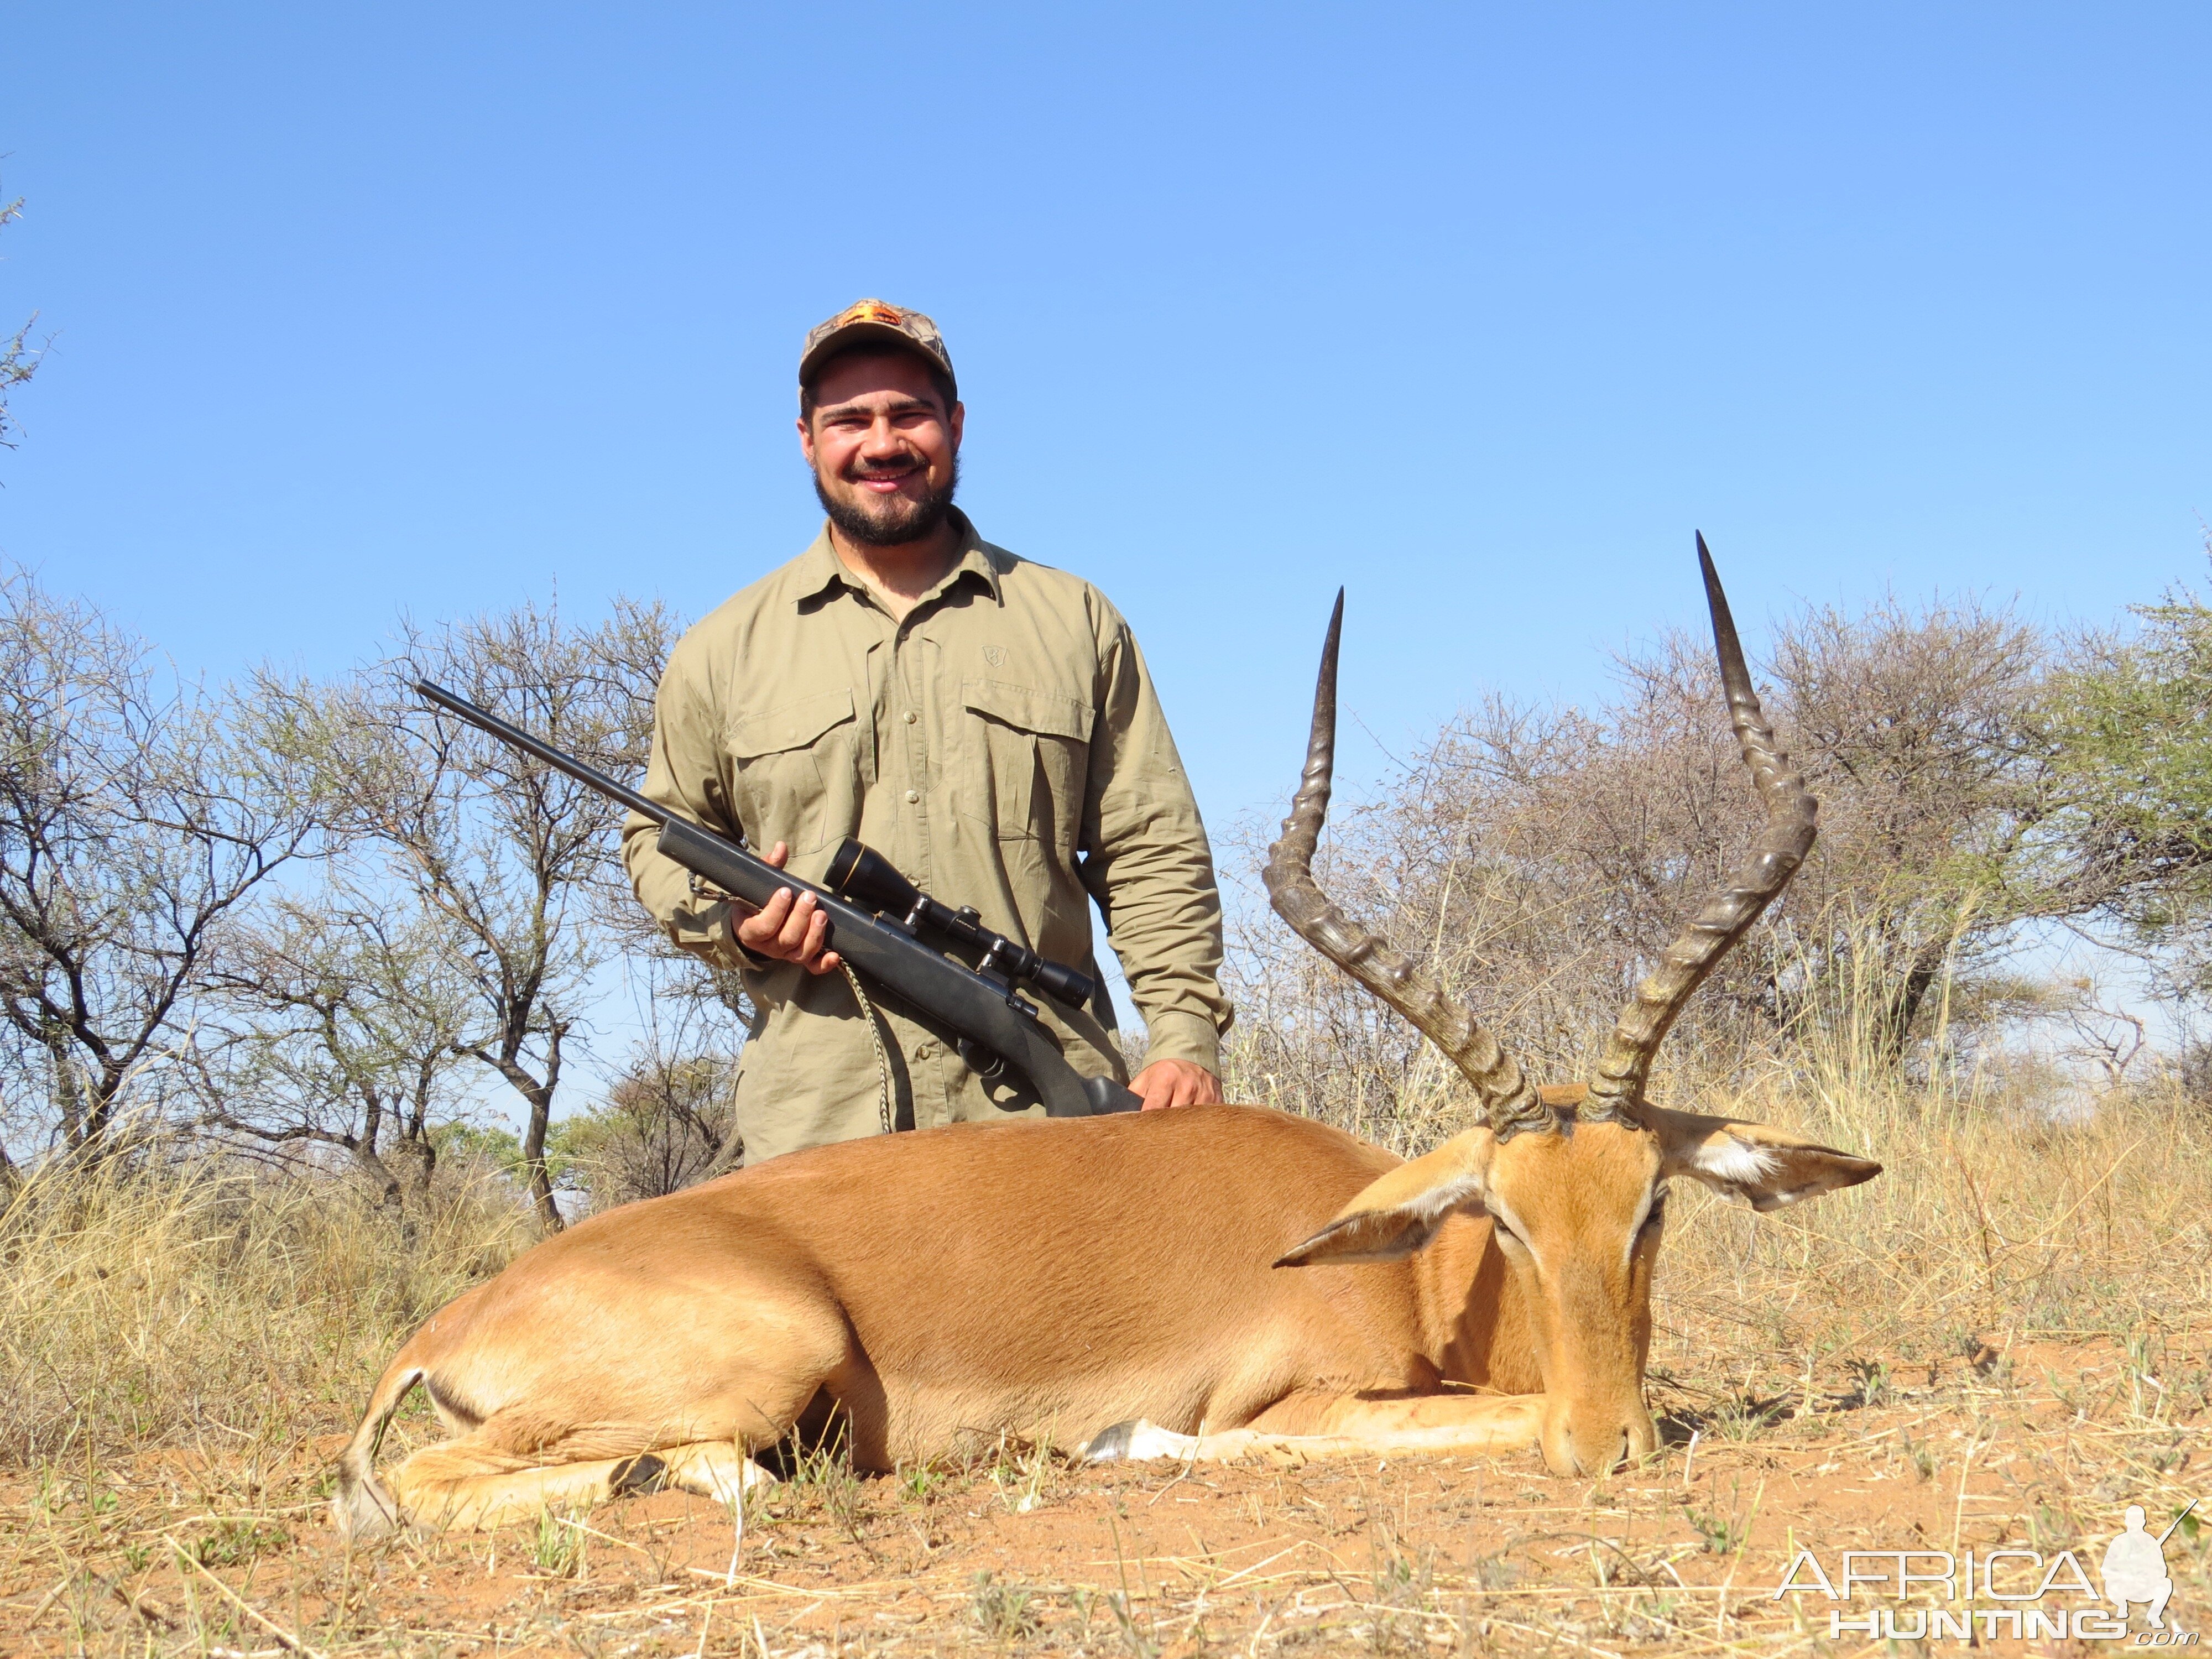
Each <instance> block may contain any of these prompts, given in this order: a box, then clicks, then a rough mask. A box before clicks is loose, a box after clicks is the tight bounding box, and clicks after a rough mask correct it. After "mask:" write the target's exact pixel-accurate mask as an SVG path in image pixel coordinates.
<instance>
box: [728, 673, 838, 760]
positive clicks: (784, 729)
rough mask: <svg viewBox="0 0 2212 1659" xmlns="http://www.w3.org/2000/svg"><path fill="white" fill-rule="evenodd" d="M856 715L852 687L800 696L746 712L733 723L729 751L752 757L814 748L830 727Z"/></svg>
mask: <svg viewBox="0 0 2212 1659" xmlns="http://www.w3.org/2000/svg"><path fill="white" fill-rule="evenodd" d="M852 718H853V693H852V690H851V688H849V687H846V688H841V689H840V690H836V691H823V692H821V693H818V694H817V695H816V696H811V697H801V698H799V701H798V702H787V703H784V704H782V705H781V706H780V707H778V708H766V709H763V710H762V711H761V712H760V713H759V714H743V715H740V716H738V718H737V719H736V720H732V721H731V722H730V725H729V732H728V734H727V735H728V741H729V745H730V753H731V754H732V755H733V756H735V757H737V758H738V759H739V760H753V759H756V758H757V757H760V756H762V755H774V754H777V753H780V752H781V750H786V749H807V748H811V747H812V746H813V744H814V740H815V739H816V738H818V737H820V736H821V735H822V734H823V732H827V731H828V730H829V728H830V727H831V726H836V725H839V724H840V723H842V722H843V721H845V720H851V719H852Z"/></svg>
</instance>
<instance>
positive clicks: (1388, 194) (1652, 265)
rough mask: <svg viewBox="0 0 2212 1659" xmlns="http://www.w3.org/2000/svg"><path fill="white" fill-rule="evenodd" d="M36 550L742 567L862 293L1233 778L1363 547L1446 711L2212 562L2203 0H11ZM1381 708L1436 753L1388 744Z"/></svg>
mask: <svg viewBox="0 0 2212 1659" xmlns="http://www.w3.org/2000/svg"><path fill="white" fill-rule="evenodd" d="M0 45H4V49H5V52H6V55H7V59H8V62H9V65H10V73H9V77H8V81H9V85H8V91H7V93H6V95H5V99H4V101H3V102H0V153H4V154H5V155H6V156H7V159H6V160H5V161H4V162H0V191H5V193H6V194H8V195H15V194H21V195H22V196H24V197H27V204H26V210H25V216H24V219H23V221H22V222H21V224H19V225H17V226H15V227H13V228H10V229H9V231H8V232H7V233H6V234H4V236H0V255H4V262H0V322H7V323H9V325H11V326H12V324H13V322H14V320H15V319H19V318H20V317H21V315H24V314H27V313H29V312H30V311H32V310H33V309H34V308H35V309H37V310H38V311H39V312H40V326H41V328H42V329H51V330H53V331H57V333H58V337H57V339H56V341H55V343H54V346H53V349H52V355H51V356H50V358H49V360H48V362H46V366H45V368H44V369H43V370H42V372H41V374H40V377H39V379H38V380H37V381H36V382H35V383H33V385H32V386H30V387H29V388H27V390H26V391H24V392H22V393H21V395H20V396H19V398H18V399H17V409H18V412H19V414H20V415H21V418H22V419H23V421H24V422H25V424H26V426H27V435H26V436H25V439H24V441H23V443H22V447H21V448H20V449H19V450H17V451H15V452H14V453H0V483H4V484H5V488H4V489H0V553H4V555H5V556H8V557H9V558H11V559H13V560H15V561H17V562H22V563H25V564H27V565H29V566H31V567H33V568H35V569H37V570H39V571H40V573H41V574H43V576H44V578H45V579H46V580H47V581H48V582H49V583H51V584H52V585H53V586H56V587H58V588H64V589H68V590H72V591H76V592H84V593H88V594H89V595H91V596H93V597H94V598H95V599H98V600H99V601H100V602H101V603H102V604H103V605H106V606H107V607H108V608H109V609H111V610H112V611H113V612H114V613H115V614H117V615H118V617H120V618H122V619H124V620H125V621H127V622H130V623H133V624H135V625H136V626H137V627H138V628H139V629H142V630H143V631H144V632H146V633H147V634H149V635H151V636H153V637H154V638H155V640H157V641H159V642H160V643H161V645H162V646H163V647H166V648H167V650H168V651H169V652H171V653H173V655H174V657H175V658H176V659H178V661H179V664H180V665H183V666H184V667H185V668H187V669H189V670H192V671H204V672H207V673H209V674H211V675H215V676H218V677H219V676H222V675H226V674H229V673H232V672H234V671H237V670H238V669H239V668H240V667H241V666H243V665H246V664H248V663H250V662H252V661H255V660H257V659H262V658H264V657H273V658H276V659H279V660H282V661H285V662H288V663H296V664H298V665H303V666H305V667H307V668H309V669H312V670H315V671H335V670H337V669H340V668H342V667H343V666H345V665H347V664H349V663H350V662H352V661H355V660H356V659H360V658H362V657H364V656H366V655H368V654H371V653H374V651H375V649H376V648H377V646H378V642H379V639H380V635H382V634H383V633H384V631H385V630H386V629H388V628H389V626H390V625H391V623H392V621H393V619H394V618H395V617H397V616H398V613H399V612H400V611H402V610H403V609H404V610H406V611H410V612H411V613H412V614H413V615H415V616H416V617H420V618H424V619H433V618H436V617H447V616H454V615H459V614H461V613H465V612H467V611H473V610H477V609H480V608H486V607H496V606H501V605H507V604H508V603H510V602H512V601H514V600H517V599H522V598H524V597H526V596H538V597H543V596H545V595H547V594H549V593H550V592H553V591H555V589H556V584H557V589H558V592H559V595H560V598H561V600H562V604H563V605H564V606H566V607H568V608H569V609H571V610H573V611H577V612H579V613H580V614H586V615H589V614H592V613H595V612H596V611H599V609H600V608H601V607H602V606H604V605H605V602H606V600H607V599H608V597H609V596H610V595H611V594H613V593H616V592H624V591H627V592H657V593H659V594H661V595H664V596H665V597H666V598H667V599H670V600H671V602H673V603H674V604H675V605H678V607H680V608H682V609H683V610H684V611H686V612H688V613H690V614H696V613H698V612H700V611H703V610H705V609H706V608H708V606H710V605H713V604H714V603H715V602H716V601H718V600H719V599H721V598H722V597H723V596H724V595H726V594H727V593H728V592H732V590H734V589H736V588H737V587H738V586H742V585H744V583H746V582H748V581H750V580H752V579H753V578H754V577H756V576H757V575H759V574H762V573H763V572H764V571H765V570H767V569H769V568H772V567H773V566H774V565H775V564H776V563H778V562H781V561H782V560H784V559H786V558H787V557H788V556H791V555H793V553H795V552H797V551H798V550H799V548H800V547H801V546H802V545H803V544H805V541H806V539H807V538H808V537H809V536H810V535H811V532H812V529H813V526H814V522H815V513H814V509H813V505H812V501H811V495H810V494H809V492H808V490H807V489H806V485H805V477H804V475H803V473H802V471H801V469H800V466H799V461H798V459H797V456H796V453H795V446H794V443H793V436H792V434H791V429H790V422H791V419H792V415H793V387H792V380H793V364H794V362H795V358H796V354H797V347H798V343H799V337H801V335H802V334H803V333H804V331H805V329H806V328H807V327H808V325H811V323H813V322H814V321H816V320H817V319H819V318H820V317H822V316H823V315H825V314H827V313H829V312H830V311H832V310H834V309H836V308H837V307H840V306H842V305H843V304H844V303H846V302H847V301H850V300H852V299H854V298H855V297H857V296H859V295H863V294H878V295H884V296H886V297H889V298H890V299H893V300H896V301H902V302H904V303H908V304H911V305H916V306H920V307H923V308H925V309H927V310H928V311H930V312H932V313H934V314H935V316H936V317H937V319H939V322H940V323H941V324H942V325H943V326H944V328H945V332H946V335H947V337H948V338H949V341H950V343H951V348H952V350H953V353H954V356H955V359H956V361H957V364H958V366H959V368H960V371H961V375H962V382H963V391H964V392H965V394H966V398H967V401H968V404H969V424H968V444H969V447H968V452H967V455H966V484H965V489H964V493H963V501H965V502H966V503H967V505H968V506H969V508H970V510H971V511H972V512H973V513H974V514H975V517H976V519H977V520H978V522H979V524H980V525H981V527H982V529H983V531H984V532H985V533H986V534H987V535H988V536H990V537H992V538H994V539H995V540H998V541H1000V542H1002V543H1005V544H1007V545H1009V546H1012V548H1014V549H1015V550H1018V551H1021V552H1024V553H1026V554H1028V555H1030V556H1034V557H1037V558H1040V559H1042V560H1044V561H1046V562H1050V563H1054V564H1059V565H1063V566H1066V567H1068V568H1073V569H1076V570H1079V571H1080V572H1082V573H1084V574H1086V575H1089V576H1091V578H1093V579H1094V580H1097V582H1098V583H1099V584H1100V585H1101V586H1103V587H1104V588H1105V589H1106V590H1107V592H1109V594H1111V595H1112V596H1113V597H1114V598H1115V600H1116V601H1117V602H1118V603H1119V604H1120V605H1121V607H1122V608H1123V610H1124V611H1127V614H1128V615H1129V616H1130V617H1131V618H1132V619H1133V621H1134V623H1136V625H1137V628H1138V631H1139V637H1140V638H1141V639H1142V640H1143V641H1144V642H1145V645H1146V649H1147V652H1148V653H1149V655H1150V657H1151V659H1152V663H1153V665H1154V667H1155V670H1156V671H1157V673H1158V678H1159V680H1160V682H1161V684H1162V687H1163V691H1164V696H1165V697H1166V700H1167V703H1168V708H1169V712H1170V716H1171V718H1172V719H1173V720H1174V722H1175V724H1176V728H1177V731H1178V733H1179V736H1180V738H1181V740H1182V746H1183V749H1184V751H1185V755H1186V758H1187V760H1188V763H1189V765H1190V768H1191V770H1192V772H1193V775H1194V777H1195V779H1196V780H1197V782H1198V784H1199V787H1200V794H1201V799H1202V801H1203V802H1204V804H1205V805H1206V808H1207V811H1208V814H1209V817H1211V818H1212V820H1213V821H1214V822H1215V823H1216V824H1217V826H1222V827H1225V823H1226V822H1227V821H1229V820H1232V819H1234V818H1235V817H1237V815H1239V814H1240V813H1243V812H1249V811H1273V810H1275V808H1276V805H1277V802H1278V801H1279V798H1280V797H1281V796H1283V795H1284V794H1285V793H1287V790H1288V788H1289V787H1290V785H1291V782H1292V781H1293V780H1294V778H1295V775H1296V772H1297V763H1298V757H1299V751H1300V735H1299V734H1300V727H1301V725H1302V722H1303V717H1304V700H1305V698H1306V696H1307V695H1308V690H1309V687H1310V672H1311V663H1312V659H1313V655H1314V653H1315V650H1316V646H1317V643H1318V637H1319V634H1320V629H1321V626H1322V620H1323V618H1324V616H1325V613H1326V610H1327V606H1328V599H1329V596H1330V594H1331V592H1333V590H1334V587H1335V586H1336V585H1337V584H1338V583H1339V582H1340V581H1341V582H1347V583H1349V585H1350V586H1351V590H1352V599H1351V612H1350V620H1349V629H1350V633H1349V638H1348V641H1347V650H1346V670H1345V672H1346V697H1347V700H1348V702H1349V703H1350V704H1351V706H1352V708H1354V709H1355V710H1356V711H1357V712H1358V714H1359V715H1360V717H1361V719H1362V720H1364V723H1365V724H1366V725H1367V726H1369V727H1370V728H1371V730H1372V731H1373V732H1375V733H1376V734H1377V736H1378V737H1379V738H1382V739H1383V741H1385V742H1387V743H1389V744H1393V745H1397V744H1402V743H1405V742H1407V741H1408V740H1410V739H1411V738H1413V737H1414V736H1415V735H1416V734H1418V733H1419V732H1421V731H1423V730H1424V729H1425V728H1428V727H1431V726H1433V725H1434V724H1435V723H1436V722H1437V721H1438V720H1441V719H1442V718H1443V717H1444V716H1446V715H1447V714H1449V713H1450V712H1451V710H1452V709H1453V708H1455V706H1456V705H1457V704H1458V703H1460V702H1462V701H1463V700H1465V699H1466V698H1467V697H1468V696H1469V695H1470V694H1471V693H1473V692H1474V690H1476V689H1478V688H1479V687H1480V686H1483V685H1486V684H1499V685H1504V686H1506V687H1509V688H1511V689H1514V690H1518V691H1522V692H1524V693H1531V694H1550V693H1559V694H1563V695H1567V696H1587V695H1589V693H1590V692H1592V691H1593V690H1595V689H1597V688H1598V687H1599V686H1601V684H1602V683H1603V676H1604V673H1605V664H1606V654H1607V651H1608V650H1609V649H1611V648H1613V647H1617V646H1618V645H1620V643H1622V642H1623V641H1626V640H1628V639H1631V638H1632V637H1634V636H1637V635H1642V634H1645V633H1648V632H1649V631H1650V630H1652V629H1655V628H1657V627H1659V626H1662V625H1665V624H1668V623H1677V622H1686V621H1692V620H1694V619H1695V617H1696V615H1697V603H1698V593H1697V586H1696V582H1695V580H1694V574H1693V569H1692V561H1691V531H1692V527H1693V526H1702V527H1703V528H1704V530H1705V532H1706V534H1707V535H1708V537H1709V538H1711V541H1712V544H1713V547H1714V550H1715V552H1716V554H1717V556H1718V557H1719V558H1720V560H1721V562H1722V567H1723V571H1724V573H1725V574H1727V576H1728V578H1729V581H1730V584H1731V587H1732V590H1733V592H1734V593H1735V598H1736V600H1737V608H1738V611H1739V614H1740V615H1741V616H1742V617H1744V618H1745V619H1746V621H1747V623H1753V624H1754V625H1755V624H1756V623H1757V621H1758V619H1759V618H1760V617H1764V616H1765V615H1766V614H1768V613H1769V612H1771V611H1772V610H1773V609H1774V608H1775V607H1777V606H1779V605H1786V604H1788V603H1790V602H1791V600H1792V599H1793V597H1808V598H1814V599H1844V600H1846V601H1857V600H1860V599H1866V598H1869V597H1870V596H1873V595H1875V594H1876V593H1878V592H1881V590H1882V589H1883V587H1884V586H1886V585H1894V586H1896V587H1898V588H1899V590H1900V591H1902V592H1906V593H1909V594H1922V593H1925V592H1929V591H1930V590H1933V589H1936V588H1942V589H1945V590H1957V589H1975V590H1980V591H1984V592H1996V593H1999V594H2011V593H2014V592H2017V593H2018V594H2019V595H2020V596H2021V600H2022V603H2023V604H2024V605H2026V606H2027V608H2028V609H2029V610H2030V611H2033V613H2034V614H2036V615H2039V616H2042V617H2051V618H2056V619H2066V618H2082V619H2092V620H2094V619H2104V618H2108V617H2112V616H2113V615H2114V614H2115V613H2117V612H2118V610H2119V609H2120V607H2122V606H2123V605H2125V604H2127V603H2129V602H2130V601H2136V600H2142V599H2148V598H2151V597H2153V596H2154V595H2155V593H2156V592H2158V591H2159V589H2160V587H2161V586H2164V585H2165V584H2166V583H2167V582H2168V581H2170V580H2173V579H2175V578H2177V577H2187V576H2193V575H2194V574H2196V572H2197V568H2198V567H2199V565H2200V564H2201V554H2200V544H2201V541H2202V537H2203V529H2202V519H2201V517H2200V515H2212V346H2208V334H2207V330H2206V326H2205V324H2206V320H2207V318H2206V312H2207V296H2208V295H2212V258H2208V254H2212V212H2208V208H2212V166H2208V161H2212V156H2208V142H2207V140H2208V131H2207V129H2208V122H2209V121H2212V118H2208V114H2207V111H2208V108H2212V106H2208V103H2207V100H2206V98H2205V95H2204V87H2203V70H2204V66H2205V64H2206V63H2207V62H2208V59H2212V52H2208V48H2209V47H2212V10H2208V9H2204V8H2203V7H2201V6H2182V5H2166V6H2161V5H2138V6H2130V7H2126V8H2118V7H2080V6H2075V7H2056V6H2033V5H2008V6H2003V7H1999V6H1995V5H1984V6H1935V7H1931V6H1926V5H1913V6H1893V7H1882V6H1875V5H1864V4H1862V5H1855V6H1851V7H1847V8H1846V7H1830V8H1825V9H1814V8H1808V7H1777V6H1771V5H1758V6H1749V5H1747V6H1741V7H1726V6H1686V5H1670V6H1665V7H1655V6H1629V5H1619V6H1547V7H1541V8H1538V7H1511V8H1506V7H1484V8H1470V7H1454V8H1448V9H1445V8H1439V9H1410V8H1392V7H1378V6H1372V5H1370V6H1361V7H1357V8H1353V7H1345V8H1341V9H1310V8H1309V9H1297V8H1290V9H1285V8H1281V7H1272V8H1267V9H1258V8H1233V7H1223V6H1215V7H1206V8H1192V7H1188V6H1177V7H1161V8H1146V7H1137V6H1120V7H1115V8H1112V9H1105V8H1098V9H1073V8H1041V7H1034V6H1030V7H1020V8H1012V7H1009V8H1005V9H992V8H986V7H933V8H921V9H916V8H896V9H869V8H862V7H846V8H841V9H836V11H835V12H834V13H831V12H829V11H828V10H827V9H825V10H824V11H823V12H818V13H817V12H815V11H813V10H812V9H803V8H778V9H775V10H774V11H773V12H771V11H770V10H769V9H767V8H760V9H738V8H728V7H688V8H687V7H678V6H655V7H649V8H648V7H628V8H591V9H585V8H568V7H561V6H550V5H542V4H541V5H532V6H528V7H524V6H520V5H517V6H497V5H472V6H468V7H454V6H450V5H447V6H440V7H435V8H433V7H424V6H410V5H404V4H391V3H387V4H383V5H380V6H377V7H374V8H368V7H352V8H340V7H329V6H323V7H312V8H310V7H300V6H276V5H231V6H218V7H196V8H179V7H159V8H157V7H152V6H140V7H120V6H106V5H70V6H62V5H56V4H51V3H49V4H45V5H24V6H15V7H10V8H9V9H8V11H7V13H6V14H5V20H4V23H0ZM1347 758H1348V761H1349V762H1350V763H1351V764H1352V766H1353V767H1354V768H1355V769H1359V768H1363V767H1364V768H1365V769H1369V770H1370V771H1371V770H1372V769H1373V768H1374V767H1375V766H1376V765H1377V764H1378V763H1379V757H1377V756H1376V754H1375V753H1373V752H1372V751H1371V750H1370V751H1369V753H1368V754H1367V756H1366V757H1365V758H1364V760H1363V759H1361V758H1360V757H1353V756H1348V757H1347Z"/></svg>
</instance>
